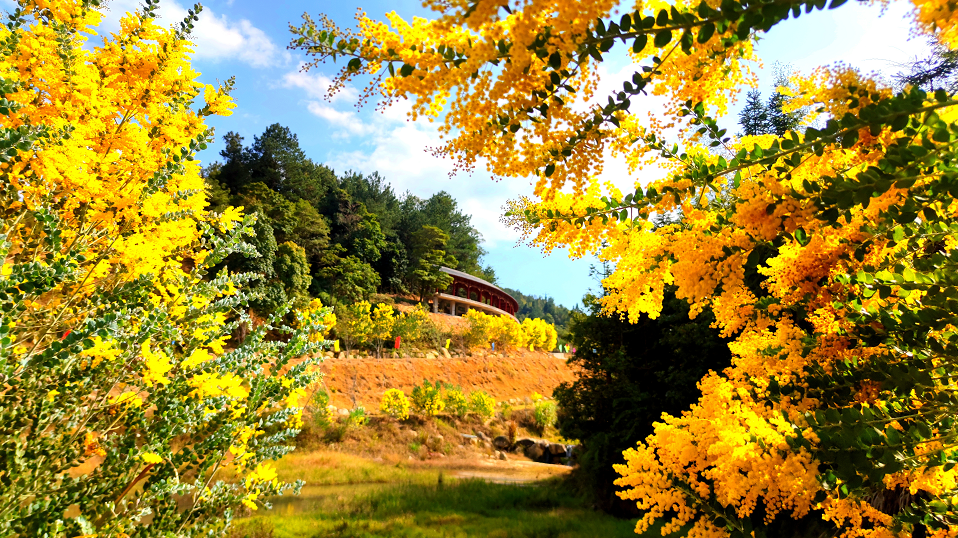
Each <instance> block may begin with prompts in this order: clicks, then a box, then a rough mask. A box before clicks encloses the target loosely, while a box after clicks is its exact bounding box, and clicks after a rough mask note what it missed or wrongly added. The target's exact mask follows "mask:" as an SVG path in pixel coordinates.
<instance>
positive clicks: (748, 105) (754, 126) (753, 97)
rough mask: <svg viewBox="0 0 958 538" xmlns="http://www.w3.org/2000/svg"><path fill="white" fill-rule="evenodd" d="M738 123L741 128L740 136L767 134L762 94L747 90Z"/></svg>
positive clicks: (766, 117)
mask: <svg viewBox="0 0 958 538" xmlns="http://www.w3.org/2000/svg"><path fill="white" fill-rule="evenodd" d="M738 123H739V125H741V126H742V135H749V136H754V135H759V134H765V133H767V132H768V109H767V108H765V103H763V102H762V92H760V91H758V90H749V92H748V97H747V98H746V100H745V107H744V108H743V109H742V111H741V112H739V115H738Z"/></svg>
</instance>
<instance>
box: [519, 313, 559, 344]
mask: <svg viewBox="0 0 958 538" xmlns="http://www.w3.org/2000/svg"><path fill="white" fill-rule="evenodd" d="M522 332H523V334H524V336H525V338H524V342H523V345H526V346H529V351H532V350H533V349H541V350H542V351H552V350H554V349H555V347H556V342H557V341H558V339H559V335H558V333H556V328H555V327H554V326H553V325H552V324H551V323H549V322H547V321H544V320H541V319H539V318H535V319H529V318H526V319H524V320H522Z"/></svg>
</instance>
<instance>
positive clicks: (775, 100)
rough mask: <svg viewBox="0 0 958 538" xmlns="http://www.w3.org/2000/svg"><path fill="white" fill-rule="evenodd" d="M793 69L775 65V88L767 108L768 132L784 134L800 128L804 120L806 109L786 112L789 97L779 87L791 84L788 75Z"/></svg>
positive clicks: (778, 134) (777, 134) (776, 134)
mask: <svg viewBox="0 0 958 538" xmlns="http://www.w3.org/2000/svg"><path fill="white" fill-rule="evenodd" d="M790 73H791V69H790V68H789V67H788V66H783V65H776V66H775V90H774V91H773V92H772V96H771V97H769V98H768V104H767V105H766V106H765V110H766V111H767V112H768V130H767V131H766V132H767V133H770V134H774V135H775V136H782V135H784V134H785V133H787V132H789V131H794V130H796V129H798V127H799V124H800V123H801V121H802V116H803V115H804V111H802V110H794V111H792V112H785V111H784V110H783V108H784V107H785V105H786V104H787V103H788V97H787V96H786V95H784V94H782V93H781V92H780V91H779V88H783V87H784V88H787V87H789V85H790V84H791V83H790V82H789V81H788V75H789V74H790Z"/></svg>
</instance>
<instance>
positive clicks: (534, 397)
mask: <svg viewBox="0 0 958 538" xmlns="http://www.w3.org/2000/svg"><path fill="white" fill-rule="evenodd" d="M530 398H531V399H532V401H533V402H538V401H539V400H542V399H544V398H545V396H543V395H541V394H539V393H538V392H533V393H532V396H530Z"/></svg>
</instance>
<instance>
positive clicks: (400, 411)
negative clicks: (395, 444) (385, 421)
mask: <svg viewBox="0 0 958 538" xmlns="http://www.w3.org/2000/svg"><path fill="white" fill-rule="evenodd" d="M379 410H380V411H382V412H383V413H386V414H387V415H389V416H391V417H393V418H395V419H398V420H406V419H407V418H409V400H408V399H407V398H406V394H405V393H403V391H401V390H399V389H388V390H387V391H386V392H385V393H383V399H382V401H380V402H379Z"/></svg>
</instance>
